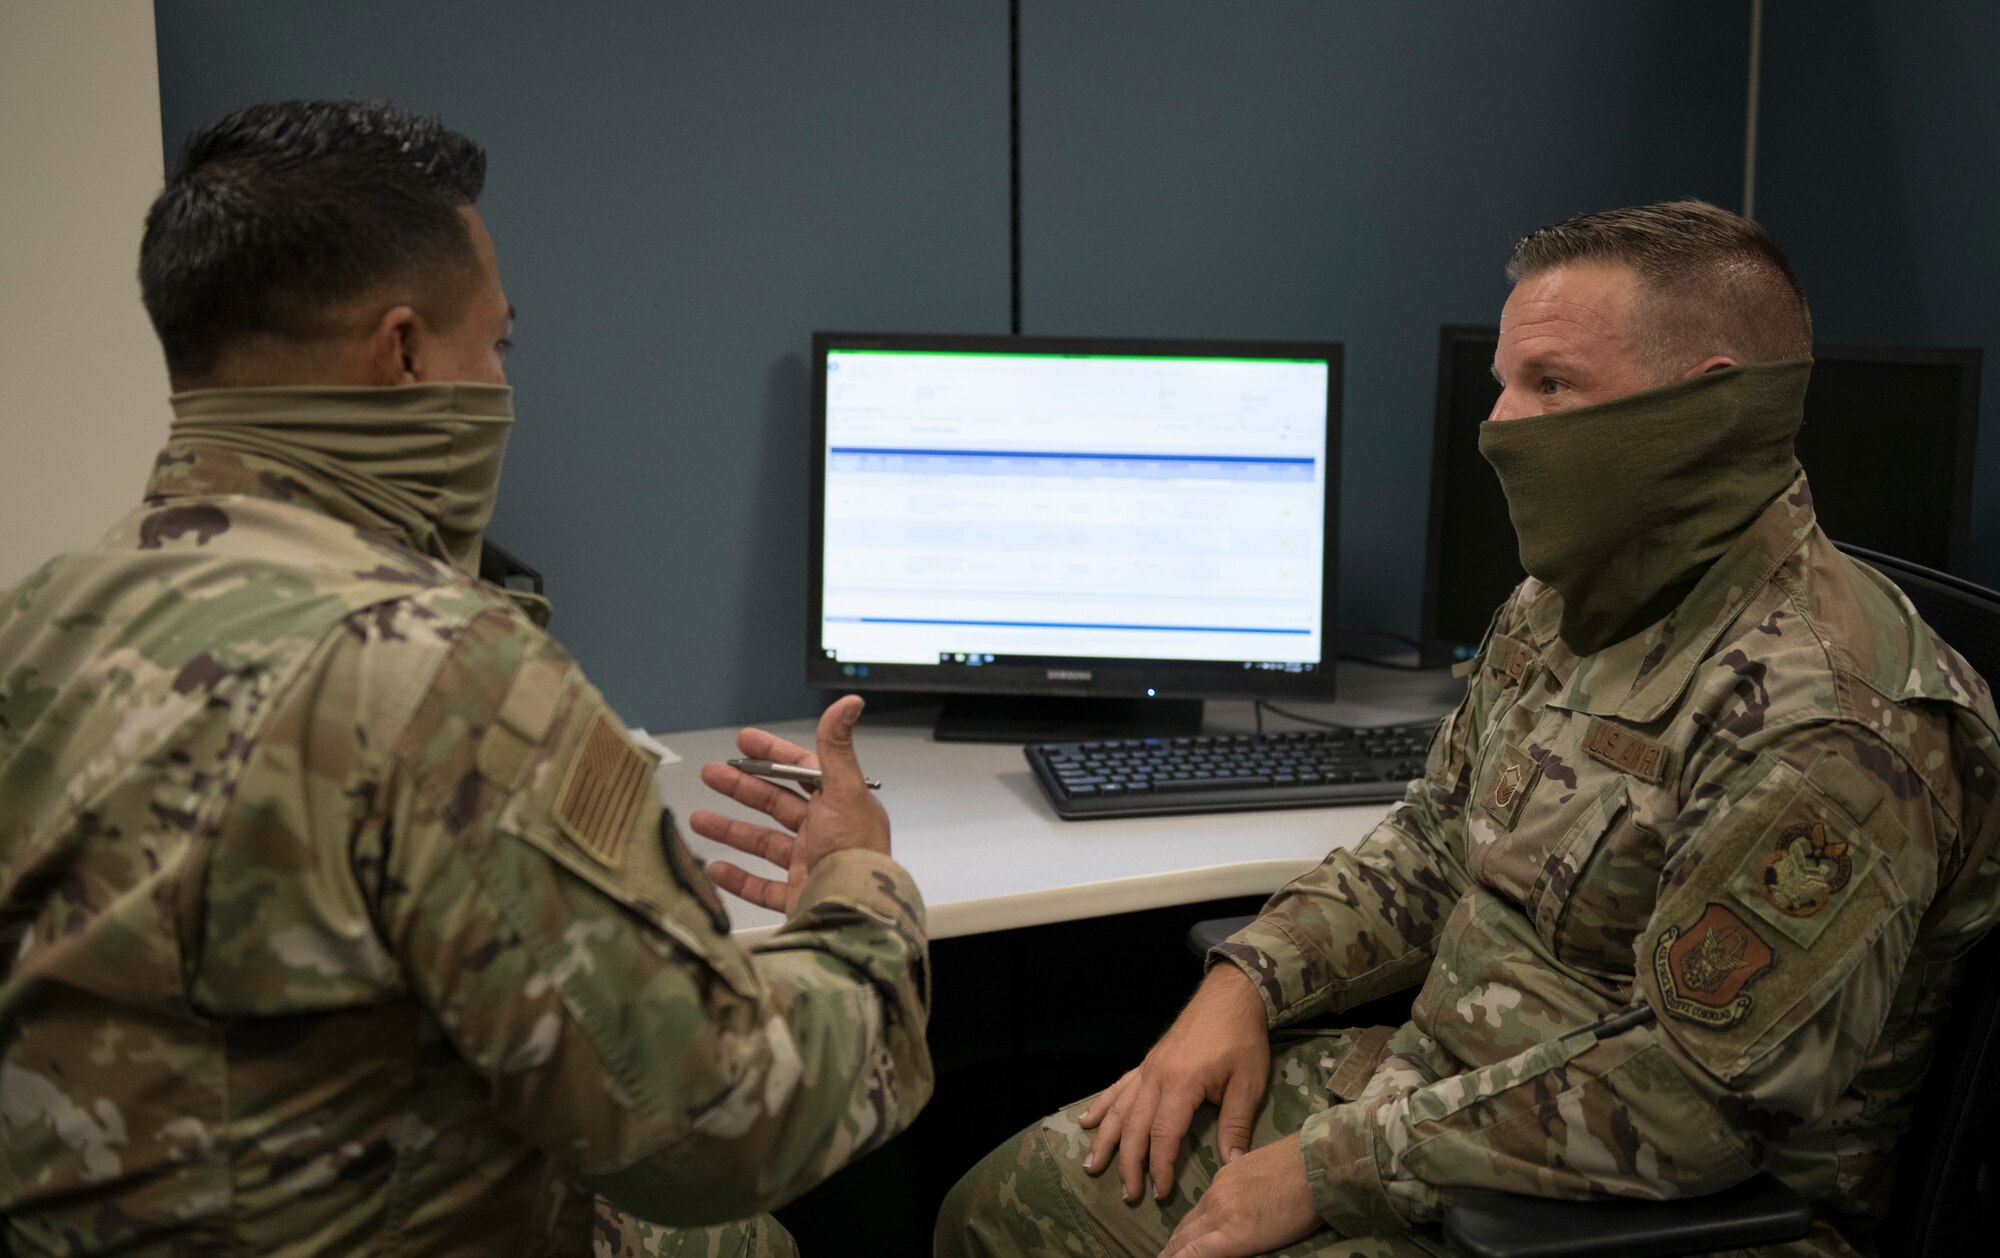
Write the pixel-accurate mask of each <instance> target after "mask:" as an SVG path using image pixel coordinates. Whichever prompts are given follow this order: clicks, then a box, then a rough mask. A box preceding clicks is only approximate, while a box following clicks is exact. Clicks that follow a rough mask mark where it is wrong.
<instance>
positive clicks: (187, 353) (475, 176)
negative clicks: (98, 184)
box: [139, 100, 486, 376]
mask: <svg viewBox="0 0 2000 1258" xmlns="http://www.w3.org/2000/svg"><path fill="white" fill-rule="evenodd" d="M485 183H486V154H485V152H484V151H483V150H481V149H480V147H479V146H478V145H476V144H474V143H473V142H472V141H470V140H468V139H466V138H465V137H464V136H462V135H460V134H459V133H457V132H456V131H452V130H450V129H448V128H447V127H445V126H444V124H443V123H441V122H439V121H437V120H436V119H434V118H424V117H420V116H418V115H415V114H410V113H405V112H403V111H402V110H399V109H396V108H394V107H393V106H390V105H388V104H385V103H382V102H379V101H351V100H349V101H324V100H292V101H280V102H277V103H274V104H264V105H252V106H250V107H249V108H247V109H240V110H238V111H236V112H235V113H233V114H230V115H229V116H228V117H227V118H224V119H223V120H222V121H220V122H218V123H216V124H215V125H213V126H211V127H208V128H206V129H204V130H202V131H200V132H197V133H196V134H195V135H194V136H192V137H191V138H190V139H189V140H188V142H187V145H186V147H184V148H183V149H182V150H181V156H180V161H179V163H178V164H177V165H176V166H175V168H174V173H173V177H172V178H171V179H169V180H168V181H167V186H166V188H165V190H164V191H162V192H161V193H160V195H159V198H158V199H157V200H155V201H154V202H153V208H152V209H151V210H150V211H148V212H147V214H146V234H145V238H144V240H143V242H142V243H141V244H140V246H139V289H140V293H141V295H142V296H143V297H144V298H145V302H146V313H147V314H148V315H149V316H151V318H152V320H153V330H154V331H155V332H156V333H158V334H159V338H160V345H161V347H162V348H163V349H164V350H165V351H166V358H167V367H168V370H169V371H170V372H171V373H173V374H174V375H176V376H181V375H199V374H202V373H205V372H207V371H209V370H211V369H212V368H213V367H214V366H215V363H216V360H217V357H218V356H219V355H220V354H221V352H222V350H223V349H224V348H225V347H226V346H227V345H228V344H229V343H230V342H231V341H233V340H235V339H237V338H239V337H242V336H246V335H252V334H260V333H261V334H266V335H275V336H280V337H284V338H287V339H290V340H294V341H299V342H310V341H313V340H316V339H318V338H320V337H322V336H324V335H326V334H327V333H328V332H330V331H331V330H332V328H333V322H332V320H333V318H334V317H336V316H337V315H338V314H339V313H341V312H340V309H339V308H340V307H341V306H342V305H344V304H345V303H348V302H351V301H353V300H355V299H357V298H360V297H362V296H365V295H366V294H368V293H369V292H370V291H372V290H375V289H379V288H383V287H388V286H396V285H401V286H404V287H406V288H407V289H408V290H409V291H410V292H411V293H412V294H415V295H419V296H421V298H422V299H423V300H425V301H426V302H428V303H429V304H430V305H431V307H432V308H431V309H430V310H429V311H427V313H428V314H430V315H431V317H433V318H435V319H437V320H438V321H440V322H441V323H445V324H447V325H448V324H449V323H450V322H452V320H453V319H455V317H456V316H457V315H458V314H459V313H461V311H462V306H463V304H464V302H465V300H466V298H467V297H468V296H469V294H470V292H471V290H472V286H473V284H474V282H475V281H476V279H477V277H478V274H479V264H478V259H477V257H476V255H475V254H474V253H473V250H472V241H471V238H470V236H469V235H468V234H467V231H466V227H465V223H464V220H463V219H462V218H460V216H459V214H458V209H459V207H460V206H465V205H470V204H472V203H473V202H475V201H477V200H478V199H479V193H480V191H481V189H482V188H483V187H484V186H485Z"/></svg>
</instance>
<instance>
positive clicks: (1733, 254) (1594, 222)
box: [1507, 200, 1813, 378]
mask: <svg viewBox="0 0 2000 1258" xmlns="http://www.w3.org/2000/svg"><path fill="white" fill-rule="evenodd" d="M1578 263H1601V264H1607V265H1614V266H1623V267H1628V268H1630V269H1631V270H1632V271H1634V272H1635V273H1637V275H1638V277H1639V281H1640V300H1639V302H1638V304H1637V307H1636V316H1635V317H1636V318H1637V320H1638V322H1639V325H1640V326H1639V328H1638V329H1637V333H1638V337H1639V340H1640V352H1641V353H1643V354H1644V355H1645V356H1646V358H1647V359H1648V360H1649V361H1650V362H1651V363H1652V365H1653V366H1654V367H1655V368H1657V369H1658V370H1659V371H1660V372H1661V374H1662V376H1663V378H1672V377H1673V376H1675V375H1678V374H1679V373H1680V372H1682V371H1685V370H1686V369H1687V368H1689V367H1691V366H1693V365H1694V364H1696V363H1698V362H1700V361H1701V360H1703V359H1704V358H1708V357H1710V356H1711V355H1715V354H1726V355H1728V356H1729V357H1731V358H1734V359H1736V360H1737V361H1738V362H1741V363H1744V364H1746V365H1748V364H1752V363H1773V362H1785V361H1787V360H1789V359H1794V358H1810V357H1811V356H1812V345H1813V338H1812V315H1811V313H1810V312H1809V311H1808V310H1807V309H1806V297H1805V293H1804V292H1802V291H1801V290H1800V288H1799V280H1798V276H1797V275H1795V274H1794V273H1793V272H1792V264H1791V263H1790V262H1787V261H1786V260H1785V255H1784V252H1783V251H1782V250H1780V249H1779V248H1778V244H1777V242H1776V241H1774V240H1772V239H1771V237H1770V234H1769V233H1767V232H1766V231H1765V230H1764V229H1763V228H1762V227H1759V226H1758V225H1757V224H1755V223H1753V222H1751V221H1750V220H1749V219H1747V218H1744V217H1743V216H1742V215H1740V214H1731V213H1730V212H1729V211H1728V210H1725V209H1722V208H1720V207H1718V206H1714V205H1710V204H1709V203H1708V202H1706V201H1693V200H1687V201H1660V202H1656V203H1654V204H1652V205H1635V206H1630V207H1628V208H1625V209H1622V210H1604V211H1601V212H1599V213H1596V214H1579V215H1577V216H1576V217H1575V218H1568V219H1564V220H1563V221H1562V222H1560V223H1555V224H1552V225H1551V226H1548V227H1542V228H1538V229H1536V230H1535V231H1533V232H1530V233H1529V234H1528V235H1527V236H1526V237H1525V238H1523V239H1522V240H1521V242H1520V243H1519V244H1517V245H1515V246H1514V255H1513V257H1512V258H1510V259H1508V262H1507V278H1508V279H1509V280H1510V281H1512V282H1514V283H1516V284H1518V283H1520V282H1521V281H1522V280H1524V279H1529V278H1531V277H1533V276H1537V275H1540V274H1542V273H1543V272H1546V271H1551V270H1554V269H1555V268H1557V267H1562V266H1571V265H1575V264H1578Z"/></svg>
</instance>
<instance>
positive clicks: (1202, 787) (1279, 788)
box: [1023, 721, 1437, 821]
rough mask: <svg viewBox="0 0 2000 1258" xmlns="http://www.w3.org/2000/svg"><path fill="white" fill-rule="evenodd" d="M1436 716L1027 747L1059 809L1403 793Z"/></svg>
mask: <svg viewBox="0 0 2000 1258" xmlns="http://www.w3.org/2000/svg"><path fill="white" fill-rule="evenodd" d="M1436 729H1437V722H1436V721H1421V722H1418V723H1416V724H1413V725H1380V726H1374V727H1370V728H1360V727H1356V728H1347V727H1336V728H1329V729H1314V730H1298V731H1286V732H1285V733H1282V734H1265V735H1263V736H1261V737H1259V736H1257V735H1254V734H1197V735H1190V736H1187V737H1182V738H1110V739H1101V740H1093V741H1089V742H1076V743H1033V744H1030V745H1029V746H1027V747H1025V748H1023V750H1024V751H1025V752H1026V754H1027V757H1028V764H1029V765H1030V766H1031V767H1032V768H1033V769H1034V771H1035V780H1036V781H1037V782H1039V783H1041V786H1042V792H1043V793H1044V794H1046V795H1047V796H1048V797H1049V802H1050V803H1052V804H1054V805H1055V809H1056V813H1057V815H1058V816H1061V817H1063V818H1065V819H1066V820H1070V821H1081V820H1084V819H1085V818H1089V817H1137V816H1145V815H1149V814H1156V813H1173V812H1235V811H1240V810H1245V809H1251V808H1314V807H1319V806H1323V805H1326V804H1368V803H1381V802H1385V801H1392V800H1398V799H1401V798H1402V797H1403V786H1404V784H1405V783H1407V782H1408V781H1409V780H1410V779H1412V778H1416V777H1421V776H1423V772H1424V755H1425V753H1426V752H1427V751H1428V750H1429V749H1430V741H1431V734H1432V733H1433V732H1434V731H1435V730H1436Z"/></svg>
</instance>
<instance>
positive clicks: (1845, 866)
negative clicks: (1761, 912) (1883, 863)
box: [1755, 821, 1854, 917]
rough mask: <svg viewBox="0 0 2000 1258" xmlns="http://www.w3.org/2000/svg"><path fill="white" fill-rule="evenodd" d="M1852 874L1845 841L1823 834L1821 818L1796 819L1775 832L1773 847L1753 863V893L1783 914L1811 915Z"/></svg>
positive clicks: (1825, 902)
mask: <svg viewBox="0 0 2000 1258" xmlns="http://www.w3.org/2000/svg"><path fill="white" fill-rule="evenodd" d="M1853 875H1854V858H1853V857H1852V856H1850V855H1849V854H1848V849H1847V844H1846V843H1843V842H1841V841H1839V840H1837V839H1831V838H1828V837H1827V833H1826V824H1825V823H1824V822H1821V821H1814V822H1811V823H1809V824H1808V823H1800V824H1798V825H1795V826H1791V827H1789V828H1787V829H1786V830H1785V831H1784V832H1783V833H1782V834H1780V835H1779V836H1778V844H1777V847H1776V848H1775V849H1774V850H1773V851H1771V852H1770V853H1769V854H1768V855H1766V856H1765V857H1764V859H1763V861H1762V862H1761V863H1760V864H1759V865H1758V867H1757V880H1756V884H1755V885H1756V888H1757V894H1758V895H1759V896H1760V897H1762V899H1763V900H1764V902H1765V903H1766V904H1769V905H1770V906H1771V907H1772V908H1774V909H1776V910H1778V911H1779V912H1780V913H1783V914H1784V915H1785V916H1787V917H1811V916H1812V915H1813V914H1815V913H1817V912H1819V911H1820V910H1821V909H1823V908H1825V907H1826V905H1827V901H1829V900H1831V899H1832V898H1833V894H1834V892H1836V891H1839V890H1840V889H1841V888H1842V887H1845V886H1846V885H1847V882H1848V879H1849V878H1851V877H1853Z"/></svg>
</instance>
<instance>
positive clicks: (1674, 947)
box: [1653, 902, 1776, 1030]
mask: <svg viewBox="0 0 2000 1258" xmlns="http://www.w3.org/2000/svg"><path fill="white" fill-rule="evenodd" d="M1775 960H1776V959H1775V957H1774V956H1773V954H1772V952H1771V946H1770V945H1769V944H1767V943H1765V942H1764V940H1763V939H1762V938H1761V937H1760V936H1759V935H1758V934H1757V932H1756V931H1755V930H1753V929H1751V927H1750V924H1749V923H1748V922H1745V921H1744V920H1743V919H1742V918H1741V917H1739V916H1737V914H1736V913H1735V912H1734V911H1733V910H1732V909H1729V908H1728V907H1726V906H1724V905H1721V904H1716V903H1714V902H1710V903H1709V905H1708V907H1707V908H1706V909H1704V910H1703V912H1702V915H1701V916H1700V917H1699V918H1697V919H1695V921H1694V924H1693V925H1691V926H1688V927H1686V928H1682V927H1680V926H1669V927H1667V928H1666V929H1665V930H1663V931H1661V932H1660V938H1659V942H1658V943H1656V944H1654V945H1653V978H1654V981H1656V982H1657V983H1658V984H1659V987H1660V996H1661V998H1662V1000H1663V1001H1664V1003H1665V1004H1666V1011H1667V1012H1668V1013H1669V1014H1671V1015H1673V1016H1674V1017H1676V1018H1679V1019H1681V1020H1682V1021H1684V1022H1694V1023H1698V1024H1700V1025H1702V1026H1706V1027H1712V1028H1715V1029H1717V1030H1720V1029H1722V1028H1724V1027H1731V1026H1735V1025H1736V1024H1737V1023H1739V1022H1741V1021H1743V1019H1745V1018H1747V1017H1749V1016H1750V1009H1751V1007H1752V1004H1753V1002H1754V998H1753V997H1752V996H1751V995H1750V993H1748V992H1746V991H1745V990H1744V989H1745V988H1746V987H1748V986H1750V984H1751V983H1753V982H1755V981H1756V980H1757V979H1758V978H1759V977H1760V976H1762V975H1763V974H1764V973H1765V972H1767V971H1769V970H1770V969H1771V968H1772V966H1773V965H1774V964H1775Z"/></svg>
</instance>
